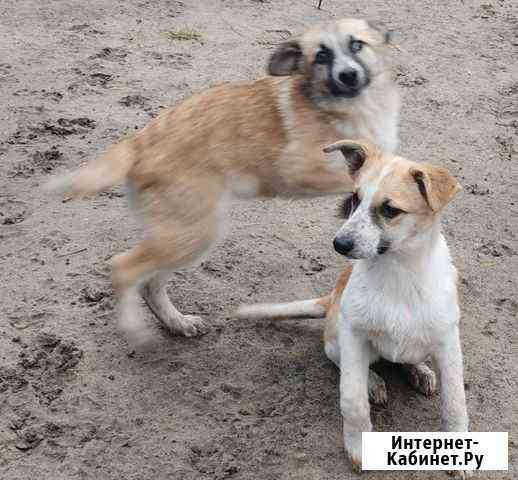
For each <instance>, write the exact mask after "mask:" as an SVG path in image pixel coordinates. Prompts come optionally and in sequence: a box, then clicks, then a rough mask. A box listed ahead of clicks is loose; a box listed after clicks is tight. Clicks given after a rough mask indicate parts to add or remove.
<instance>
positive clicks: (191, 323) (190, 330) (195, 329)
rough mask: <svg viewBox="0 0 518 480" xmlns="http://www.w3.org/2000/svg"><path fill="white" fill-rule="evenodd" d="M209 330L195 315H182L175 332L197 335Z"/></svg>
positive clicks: (185, 335)
mask: <svg viewBox="0 0 518 480" xmlns="http://www.w3.org/2000/svg"><path fill="white" fill-rule="evenodd" d="M208 331H209V325H208V324H207V323H206V322H205V321H204V320H203V319H202V318H201V317H198V316H196V315H183V316H182V320H181V323H180V326H179V328H178V331H177V332H175V333H177V334H179V335H183V336H184V337H197V336H201V335H205V334H206V333H208Z"/></svg>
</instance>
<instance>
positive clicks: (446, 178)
mask: <svg viewBox="0 0 518 480" xmlns="http://www.w3.org/2000/svg"><path fill="white" fill-rule="evenodd" d="M335 150H340V151H341V152H342V154H343V155H344V157H345V160H346V163H347V165H348V168H349V171H350V174H351V176H352V178H353V180H354V182H355V191H354V193H353V194H352V195H351V196H350V197H348V198H347V199H346V200H345V203H344V208H343V211H344V213H345V214H346V215H347V217H348V218H347V220H346V222H345V224H344V225H343V226H342V228H340V230H339V231H338V233H337V234H336V237H335V239H334V242H333V245H334V248H335V250H336V251H337V252H338V253H341V254H342V255H345V256H347V257H349V258H374V257H375V256H377V255H382V254H385V253H387V252H404V251H405V250H407V249H411V248H413V247H415V246H418V245H419V244H420V240H422V239H424V238H425V236H426V235H427V233H428V232H429V231H430V229H431V227H432V225H434V224H435V220H436V218H437V216H438V215H439V214H440V212H441V211H442V209H443V208H444V207H445V206H446V205H447V204H448V203H449V202H450V200H452V199H453V197H454V196H455V194H456V193H457V192H458V191H459V189H460V185H459V184H458V183H457V181H456V180H455V179H454V178H453V177H452V176H451V175H450V174H449V173H448V171H447V170H446V169H444V168H442V167H436V166H433V165H430V164H428V163H416V162H412V161H409V160H406V159H404V158H401V157H396V156H392V155H384V154H382V153H381V152H380V151H379V150H378V149H377V148H376V147H374V146H372V145H369V144H367V143H363V142H356V141H350V140H344V141H340V142H336V143H334V144H332V145H329V146H328V147H326V148H325V149H324V151H325V152H332V151H335Z"/></svg>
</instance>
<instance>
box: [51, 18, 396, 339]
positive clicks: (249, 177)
mask: <svg viewBox="0 0 518 480" xmlns="http://www.w3.org/2000/svg"><path fill="white" fill-rule="evenodd" d="M388 57H389V55H388V50H387V37H386V35H385V34H383V33H382V32H380V31H379V30H377V29H376V28H373V27H372V26H370V25H369V24H368V23H367V22H365V21H364V20H358V19H344V20H337V21H333V22H330V23H327V24H324V25H320V26H317V27H314V28H312V29H310V30H309V31H308V32H307V33H305V34H304V35H303V36H302V37H301V38H300V39H299V40H292V41H289V42H287V43H285V44H282V45H280V46H279V48H278V49H277V50H276V51H275V52H274V53H273V55H272V56H271V58H270V61H269V65H268V71H269V73H270V76H267V77H265V78H262V79H259V80H256V81H253V82H242V83H227V84H223V85H220V86H216V87H213V88H210V89H208V90H205V91H203V92H201V93H198V94H196V95H194V96H193V97H191V98H189V99H187V100H185V101H184V102H182V103H181V104H179V105H178V106H176V107H174V108H171V109H168V110H166V111H164V112H163V113H162V114H161V115H160V116H159V117H157V118H156V119H155V120H154V121H152V122H151V123H150V124H149V125H148V126H146V127H145V128H143V129H142V130H141V131H139V132H138V133H136V134H135V135H133V136H131V137H129V138H127V139H125V140H123V141H121V142H120V143H119V144H117V145H115V146H114V147H112V148H111V149H110V150H109V151H108V152H107V153H106V154H105V155H104V156H101V157H100V158H99V159H97V160H95V161H93V162H91V163H89V164H87V165H86V166H85V167H83V168H82V169H80V170H78V171H77V172H74V173H71V174H69V175H65V176H64V177H61V178H58V179H56V180H54V181H53V182H51V184H50V188H54V189H60V190H61V191H63V192H64V193H65V194H67V195H68V196H69V197H84V196H88V195H93V194H95V193H96V192H99V191H101V190H104V189H107V188H109V187H111V186H113V185H116V184H118V183H121V182H126V183H127V185H128V187H129V192H130V200H131V203H132V204H133V206H134V207H135V208H136V209H138V210H139V213H140V214H141V217H142V218H143V219H144V221H145V225H146V237H145V239H144V240H143V241H142V242H141V243H140V244H139V245H137V246H136V247H134V248H133V249H131V250H129V251H128V252H126V253H123V254H120V255H117V256H115V257H114V258H113V259H112V260H111V263H112V268H113V283H114V288H115V291H116V293H117V295H118V297H119V302H120V310H121V312H120V318H121V323H122V327H123V328H124V330H126V332H127V333H128V335H129V339H130V340H132V341H133V343H139V342H140V341H145V337H146V329H145V324H144V323H143V322H142V321H141V320H140V318H139V315H138V311H137V306H138V302H137V301H136V300H137V297H136V294H137V291H138V289H139V288H140V292H141V294H142V295H143V297H144V299H145V301H146V303H147V304H148V306H149V307H150V308H151V310H152V311H153V312H154V313H155V315H156V316H157V317H158V318H159V319H160V320H161V321H162V323H163V324H164V325H165V326H166V327H167V328H168V329H169V330H170V331H171V332H173V333H176V334H180V335H185V336H193V335H197V334H201V333H204V332H205V331H206V330H207V325H206V324H205V323H204V321H203V320H202V319H201V318H199V317H197V316H193V315H183V314H182V313H180V312H179V311H178V310H177V309H176V308H175V307H174V306H173V304H172V303H171V301H170V300H169V298H168V296H167V294H166V290H165V286H166V283H167V280H168V279H169V278H170V276H171V273H172V271H173V270H175V269H178V268H180V267H183V266H186V265H190V264H192V262H193V261H195V260H197V259H199V258H200V256H201V255H202V254H203V253H204V252H206V251H207V250H208V248H209V246H211V244H213V242H214V240H215V239H216V237H217V233H218V227H219V226H220V223H221V222H220V218H219V213H220V212H221V206H222V205H223V204H224V199H225V198H228V194H235V195H239V196H248V197H253V196H263V197H264V196H266V197H268V196H273V195H284V196H299V195H321V194H330V193H337V192H347V191H350V189H351V187H352V179H351V177H350V176H349V175H348V173H347V172H346V170H345V169H344V168H343V165H342V164H343V159H342V158H341V155H340V154H337V155H336V156H335V157H334V158H333V156H326V155H324V154H323V152H322V146H323V145H326V144H328V143H330V142H334V141H337V140H338V139H341V138H344V136H347V137H348V138H359V137H367V138H368V139H369V140H371V141H372V142H374V143H376V144H378V145H380V147H381V148H383V149H384V150H386V151H393V150H394V149H395V148H396V145H397V120H398V111H399V97H398V93H397V90H396V87H395V84H394V82H393V78H392V77H393V75H392V72H391V69H390V68H389V65H388V61H387V60H388Z"/></svg>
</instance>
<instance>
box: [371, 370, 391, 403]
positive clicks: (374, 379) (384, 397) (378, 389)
mask: <svg viewBox="0 0 518 480" xmlns="http://www.w3.org/2000/svg"><path fill="white" fill-rule="evenodd" d="M369 400H370V401H371V402H372V403H373V404H374V405H381V406H383V407H386V406H387V402H388V394H387V386H386V385H385V380H383V378H381V377H380V376H379V375H378V374H377V373H376V372H375V371H373V370H369Z"/></svg>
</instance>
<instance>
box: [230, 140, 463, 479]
mask: <svg viewBox="0 0 518 480" xmlns="http://www.w3.org/2000/svg"><path fill="white" fill-rule="evenodd" d="M336 150H340V151H341V152H342V153H343V155H344V157H345V159H346V162H347V164H348V167H349V172H350V175H351V177H352V178H353V179H354V181H355V189H354V193H352V195H351V196H349V197H348V198H347V199H346V201H345V203H344V208H343V210H344V213H345V215H346V216H347V217H348V219H347V220H346V222H345V223H344V225H343V226H342V227H341V228H340V230H339V231H338V233H337V234H336V236H335V238H334V241H333V245H334V249H335V250H336V251H337V252H338V253H340V254H341V255H344V256H345V257H347V258H349V259H353V262H352V263H349V264H347V266H346V267H345V269H344V270H343V272H342V274H341V275H340V276H339V278H338V281H337V282H336V286H335V289H334V291H333V292H332V293H331V294H330V295H327V296H325V297H322V298H317V299H313V300H304V301H300V302H292V303H287V304H270V305H268V304H264V305H250V306H244V307H241V308H240V309H239V310H238V313H237V314H238V316H239V317H241V318H255V319H259V318H303V317H306V318H318V317H325V318H326V320H325V328H324V345H325V353H326V355H327V357H328V358H329V359H330V360H331V361H332V362H334V363H335V364H336V365H337V366H338V368H340V409H341V413H342V416H343V438H344V446H345V451H346V453H347V455H348V456H349V457H350V459H351V461H352V465H353V467H354V468H355V469H357V470H358V469H360V468H361V453H362V450H361V449H362V442H361V434H362V432H369V431H371V429H372V425H371V420H370V413H369V396H370V397H371V400H373V401H374V402H377V403H383V402H385V401H386V389H385V385H384V383H383V380H381V378H380V377H379V376H377V375H376V374H375V373H374V372H373V371H372V370H370V369H369V365H370V364H372V363H373V362H375V361H376V360H378V359H380V358H383V359H386V360H389V361H391V362H397V363H400V364H402V367H403V369H404V371H405V372H406V374H407V375H408V377H409V380H410V383H411V384H412V385H413V386H414V387H415V388H416V389H418V390H419V391H421V392H422V393H424V394H426V395H431V394H432V393H433V392H434V391H435V389H436V377H435V373H434V372H433V370H431V369H430V367H428V366H427V365H426V364H425V363H423V362H424V361H425V360H426V359H427V358H428V357H429V356H431V357H432V359H433V360H434V361H435V363H436V365H437V367H438V369H439V371H440V377H441V390H442V422H443V429H444V430H445V431H460V432H465V431H467V430H468V415H467V411H466V399H465V392H464V381H463V367H462V353H461V344H460V340H459V316H460V311H459V306H458V300H457V272H456V269H455V267H454V266H453V264H452V260H451V256H450V253H449V250H448V246H447V244H446V241H445V239H444V237H443V235H442V233H441V229H440V217H441V212H442V211H443V209H444V207H445V206H446V205H447V204H448V203H449V202H450V201H451V200H452V199H453V197H454V196H455V195H456V193H457V191H458V190H459V189H460V186H459V184H458V183H457V181H456V180H455V179H454V178H453V177H452V176H451V175H450V174H449V173H448V171H447V170H446V169H444V168H441V167H436V166H433V165H430V164H427V163H416V162H412V161H409V160H406V159H404V158H401V157H398V156H394V155H391V154H387V153H383V152H381V151H380V150H379V149H378V148H376V147H373V146H372V145H369V144H368V143H366V142H355V141H350V140H346V141H340V142H337V143H334V144H332V145H330V146H328V147H326V148H325V151H327V152H331V151H336ZM456 474H457V475H458V476H460V477H461V478H466V477H467V476H468V473H467V472H456Z"/></svg>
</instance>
